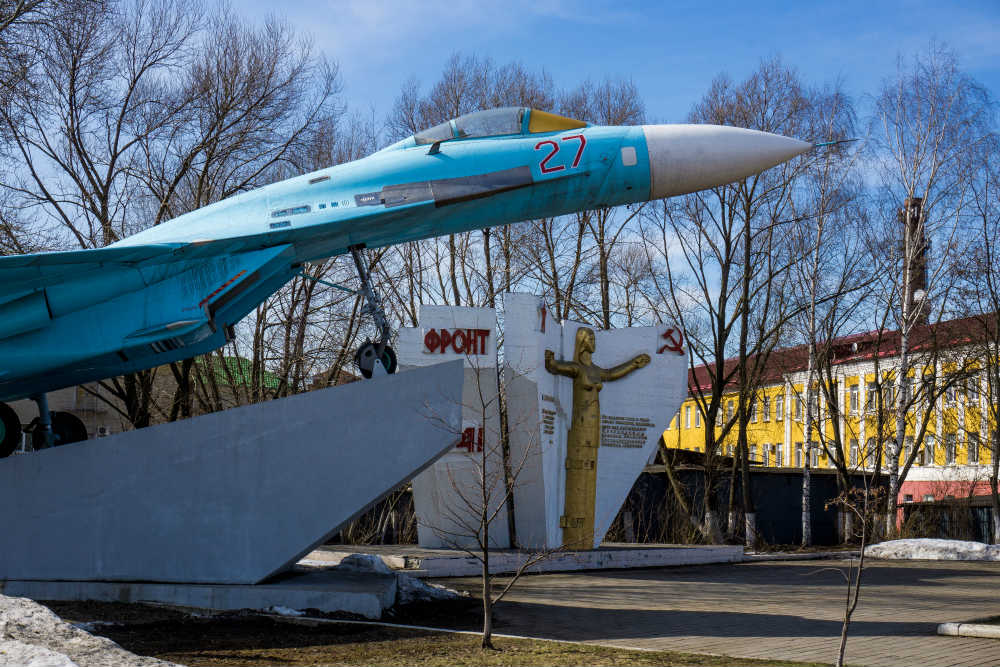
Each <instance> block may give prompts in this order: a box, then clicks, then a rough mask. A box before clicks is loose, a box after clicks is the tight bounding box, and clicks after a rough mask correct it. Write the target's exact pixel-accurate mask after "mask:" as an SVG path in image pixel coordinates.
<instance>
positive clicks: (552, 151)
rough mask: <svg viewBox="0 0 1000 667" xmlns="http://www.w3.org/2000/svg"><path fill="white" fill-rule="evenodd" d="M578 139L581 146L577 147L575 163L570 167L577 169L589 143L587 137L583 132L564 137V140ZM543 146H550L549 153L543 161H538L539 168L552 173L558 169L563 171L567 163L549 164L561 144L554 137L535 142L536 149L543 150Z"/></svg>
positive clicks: (543, 171) (574, 157)
mask: <svg viewBox="0 0 1000 667" xmlns="http://www.w3.org/2000/svg"><path fill="white" fill-rule="evenodd" d="M570 140H576V141H579V142H580V147H579V148H577V149H576V155H574V156H573V163H572V164H571V165H570V169H576V168H577V167H578V166H580V158H582V157H583V148H584V146H586V145H587V139H586V138H585V137H584V136H583V135H582V134H571V135H570V136H568V137H562V141H570ZM542 146H549V147H550V149H549V153H548V155H546V156H545V157H543V158H542V161H541V162H539V163H538V168H539V169H541V170H542V173H543V174H551V173H553V172H556V171H562V170H563V169H565V168H566V166H565V165H562V164H557V165H549V163H548V162H549V160H551V159H552V158H554V157H555V156H556V153H558V152H559V144H557V143H556V142H555V141H553V140H552V139H546V140H544V141H539V142H538V143H537V144H535V150H536V151H538V150H542Z"/></svg>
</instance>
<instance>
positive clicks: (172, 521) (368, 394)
mask: <svg viewBox="0 0 1000 667" xmlns="http://www.w3.org/2000/svg"><path fill="white" fill-rule="evenodd" d="M461 390H462V363H461V362H460V361H455V362H451V363H445V364H440V365H437V366H430V367H427V368H422V369H418V370H413V371H409V372H406V373H398V374H396V375H392V376H386V377H382V378H378V379H375V380H368V381H364V382H356V383H353V384H348V385H344V386H340V387H334V388H330V389H324V390H320V391H314V392H309V393H305V394H299V395H296V396H290V397H288V398H284V399H279V400H274V401H269V402H266V403H260V404H257V405H249V406H244V407H240V408H235V409H232V410H226V411H225V412H219V413H214V414H209V415H204V416H201V417H196V418H193V419H188V420H186V421H181V422H176V423H172V424H164V425H161V426H154V427H151V428H148V429H142V430H138V431H129V432H127V433H122V434H119V435H115V436H111V437H108V438H102V439H99V440H90V441H87V442H83V443H78V444H73V445H67V446H64V447H58V448H55V449H49V450H44V451H41V452H36V453H34V454H30V455H24V456H14V457H10V458H6V459H2V460H0V507H2V508H4V511H3V518H2V520H0V544H2V548H0V580H32V581H39V580H57V581H66V580H83V581H94V580H103V581H145V582H181V583H185V584H193V583H215V584H254V583H257V582H260V581H262V580H264V579H266V578H268V577H270V576H272V575H274V574H276V573H278V572H282V571H283V570H286V569H288V568H290V567H291V566H292V565H293V564H294V563H295V562H296V561H298V560H299V559H300V558H301V557H302V556H304V555H305V554H306V553H308V552H309V551H311V550H312V549H313V548H314V547H315V546H316V545H319V544H322V543H323V542H324V541H325V540H326V539H327V538H328V537H329V536H331V535H333V534H335V533H336V532H337V531H338V530H340V528H341V526H343V525H344V524H345V523H347V522H348V521H350V520H351V519H353V518H354V517H356V516H357V515H359V514H360V513H362V512H363V511H365V510H366V509H367V508H368V507H370V506H371V505H372V504H373V503H375V502H376V501H378V500H379V499H380V498H381V497H383V496H384V494H386V493H388V492H389V491H391V490H392V489H393V488H395V487H397V486H398V485H400V484H402V483H404V482H406V481H407V480H409V479H411V478H412V477H413V476H414V475H416V474H417V473H419V472H420V471H421V470H423V469H424V468H425V467H427V466H428V465H430V464H431V463H433V462H434V461H435V460H436V459H437V458H438V457H439V456H441V455H442V454H443V453H444V452H445V451H447V450H450V449H452V448H453V447H454V446H455V444H456V442H457V439H458V438H457V435H456V434H458V433H459V427H460V425H461Z"/></svg>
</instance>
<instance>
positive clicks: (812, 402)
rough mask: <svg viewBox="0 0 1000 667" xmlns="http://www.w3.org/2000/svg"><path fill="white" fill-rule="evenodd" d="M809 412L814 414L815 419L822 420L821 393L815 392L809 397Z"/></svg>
mask: <svg viewBox="0 0 1000 667" xmlns="http://www.w3.org/2000/svg"><path fill="white" fill-rule="evenodd" d="M809 411H810V412H809V414H810V415H811V416H812V420H813V421H822V419H823V418H822V417H821V416H820V414H819V394H818V393H816V394H813V395H812V396H810V397H809Z"/></svg>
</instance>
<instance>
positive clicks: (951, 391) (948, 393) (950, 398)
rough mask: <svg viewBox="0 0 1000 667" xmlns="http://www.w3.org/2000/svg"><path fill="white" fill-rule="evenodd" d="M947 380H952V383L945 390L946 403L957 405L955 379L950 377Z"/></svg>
mask: <svg viewBox="0 0 1000 667" xmlns="http://www.w3.org/2000/svg"><path fill="white" fill-rule="evenodd" d="M947 382H950V383H951V384H949V385H948V388H947V389H945V390H944V403H945V405H955V394H956V391H955V381H954V380H953V379H951V378H948V380H947Z"/></svg>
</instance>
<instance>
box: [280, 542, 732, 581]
mask: <svg viewBox="0 0 1000 667" xmlns="http://www.w3.org/2000/svg"><path fill="white" fill-rule="evenodd" d="M352 553H367V554H374V555H377V556H379V557H380V558H381V559H382V561H383V562H384V563H385V564H386V565H388V566H389V567H391V568H392V569H394V570H400V571H403V572H406V574H409V575H410V576H413V577H470V576H476V575H479V574H480V573H481V567H482V566H481V565H480V563H479V561H478V560H476V559H475V558H472V557H470V556H469V554H467V553H465V552H464V551H459V550H454V549H423V548H421V547H418V546H411V545H381V546H350V547H341V546H324V547H320V548H319V549H316V550H314V551H313V552H311V553H310V554H309V555H308V556H306V558H305V559H304V560H303V561H300V562H301V564H304V565H333V564H335V563H339V562H340V560H341V559H343V558H345V557H346V556H348V555H349V554H352ZM530 556H531V553H530V552H521V551H517V550H514V549H497V550H493V551H491V552H490V570H491V571H492V572H494V573H505V572H513V571H515V570H516V569H517V568H518V567H519V566H520V565H521V564H523V563H524V561H525V559H526V558H529V557H530ZM742 560H743V547H741V546H728V545H724V546H687V545H678V544H602V545H601V547H600V548H598V549H592V550H588V551H565V552H558V553H554V554H552V555H551V556H549V557H548V558H546V559H544V560H542V561H540V562H539V563H536V564H535V565H533V566H531V568H530V569H529V571H530V572H570V571H573V570H617V569H629V568H640V567H667V566H672V565H707V564H710V563H739V562H741V561H742Z"/></svg>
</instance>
